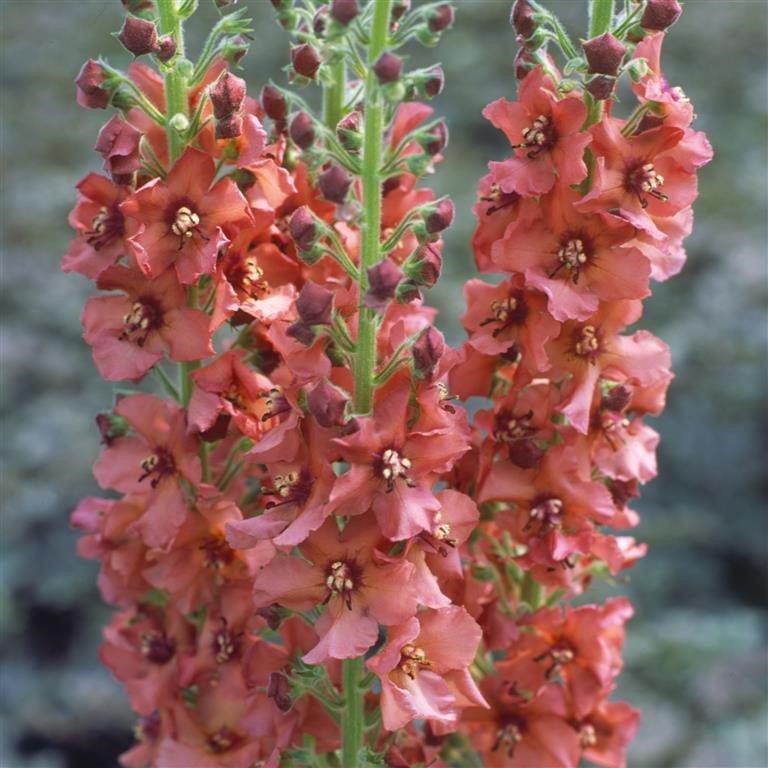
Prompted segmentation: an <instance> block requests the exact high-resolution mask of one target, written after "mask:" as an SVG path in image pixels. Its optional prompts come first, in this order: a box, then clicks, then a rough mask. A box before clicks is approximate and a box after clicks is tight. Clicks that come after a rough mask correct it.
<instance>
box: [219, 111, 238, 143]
mask: <svg viewBox="0 0 768 768" xmlns="http://www.w3.org/2000/svg"><path fill="white" fill-rule="evenodd" d="M242 133H243V118H242V116H241V115H238V114H232V115H227V116H226V117H222V118H221V120H217V121H216V138H217V139H236V138H237V137H238V136H242Z"/></svg>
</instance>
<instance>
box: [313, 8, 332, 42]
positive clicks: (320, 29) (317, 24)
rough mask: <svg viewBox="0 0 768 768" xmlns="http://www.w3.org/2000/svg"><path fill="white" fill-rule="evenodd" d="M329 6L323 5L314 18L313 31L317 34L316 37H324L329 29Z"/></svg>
mask: <svg viewBox="0 0 768 768" xmlns="http://www.w3.org/2000/svg"><path fill="white" fill-rule="evenodd" d="M328 10H329V9H328V6H327V5H321V6H320V7H319V8H318V9H317V12H316V13H315V15H314V16H313V17H312V31H313V32H314V33H315V37H321V38H322V37H324V36H325V32H326V29H327V28H328V15H329V13H328Z"/></svg>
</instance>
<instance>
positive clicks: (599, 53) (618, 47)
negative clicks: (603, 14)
mask: <svg viewBox="0 0 768 768" xmlns="http://www.w3.org/2000/svg"><path fill="white" fill-rule="evenodd" d="M581 47H582V48H583V49H584V55H585V56H586V57H587V64H588V65H589V72H590V74H596V75H611V76H615V75H616V74H618V71H619V67H620V66H621V62H622V60H623V59H624V54H626V52H627V48H626V46H624V45H623V44H622V43H621V42H620V41H619V40H617V39H616V38H615V37H614V36H613V35H612V34H611V33H610V32H606V33H605V34H603V35H600V36H599V37H593V38H592V39H591V40H587V41H586V42H585V43H582V44H581Z"/></svg>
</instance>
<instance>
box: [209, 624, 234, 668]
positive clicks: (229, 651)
mask: <svg viewBox="0 0 768 768" xmlns="http://www.w3.org/2000/svg"><path fill="white" fill-rule="evenodd" d="M237 651H238V638H237V636H236V635H233V634H232V633H231V632H230V631H229V626H228V625H227V620H226V619H225V618H224V617H223V616H222V617H221V629H219V630H218V631H217V632H216V634H215V635H214V636H213V658H214V659H215V660H216V663H217V664H225V663H226V662H228V661H229V660H230V659H231V658H233V657H234V656H235V655H236V654H237Z"/></svg>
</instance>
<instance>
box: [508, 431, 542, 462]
mask: <svg viewBox="0 0 768 768" xmlns="http://www.w3.org/2000/svg"><path fill="white" fill-rule="evenodd" d="M543 455H544V450H543V449H541V448H539V446H538V445H536V443H535V442H534V441H533V440H531V439H529V438H526V439H523V440H513V441H512V442H511V443H510V444H509V460H510V461H511V462H512V463H513V464H514V465H515V466H517V467H520V468H521V469H532V468H533V467H535V466H536V465H537V464H538V463H539V461H540V460H541V457H542V456H543Z"/></svg>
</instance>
